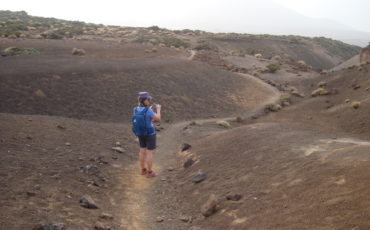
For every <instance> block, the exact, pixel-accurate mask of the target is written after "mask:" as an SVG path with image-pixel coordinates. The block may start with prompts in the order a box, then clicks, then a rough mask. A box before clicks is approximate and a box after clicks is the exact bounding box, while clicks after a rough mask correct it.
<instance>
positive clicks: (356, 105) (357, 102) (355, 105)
mask: <svg viewBox="0 0 370 230" xmlns="http://www.w3.org/2000/svg"><path fill="white" fill-rule="evenodd" d="M360 105H361V102H359V101H354V102H352V103H351V107H352V108H354V109H358V108H360Z"/></svg>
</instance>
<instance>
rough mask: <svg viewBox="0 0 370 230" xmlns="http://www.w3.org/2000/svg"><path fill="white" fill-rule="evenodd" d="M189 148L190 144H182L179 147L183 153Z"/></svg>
mask: <svg viewBox="0 0 370 230" xmlns="http://www.w3.org/2000/svg"><path fill="white" fill-rule="evenodd" d="M190 148H191V145H190V144H188V143H183V144H182V145H181V152H184V151H186V150H188V149H190Z"/></svg>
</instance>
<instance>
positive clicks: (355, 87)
mask: <svg viewBox="0 0 370 230" xmlns="http://www.w3.org/2000/svg"><path fill="white" fill-rule="evenodd" d="M359 88H361V85H357V84H355V85H353V86H352V89H354V90H357V89H359Z"/></svg>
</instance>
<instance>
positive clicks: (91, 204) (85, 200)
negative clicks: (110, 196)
mask: <svg viewBox="0 0 370 230" xmlns="http://www.w3.org/2000/svg"><path fill="white" fill-rule="evenodd" d="M80 205H81V206H82V207H84V208H88V209H98V208H99V207H98V206H97V205H96V203H95V201H94V200H93V199H92V198H91V197H90V196H84V197H82V198H81V199H80Z"/></svg>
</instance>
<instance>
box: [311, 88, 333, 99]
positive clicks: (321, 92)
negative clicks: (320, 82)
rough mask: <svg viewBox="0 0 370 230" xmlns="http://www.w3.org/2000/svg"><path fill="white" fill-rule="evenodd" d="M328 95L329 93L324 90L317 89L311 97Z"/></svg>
mask: <svg viewBox="0 0 370 230" xmlns="http://www.w3.org/2000/svg"><path fill="white" fill-rule="evenodd" d="M328 94H329V91H327V90H326V89H324V88H318V89H315V90H314V91H312V93H311V96H312V97H316V96H322V95H328Z"/></svg>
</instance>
